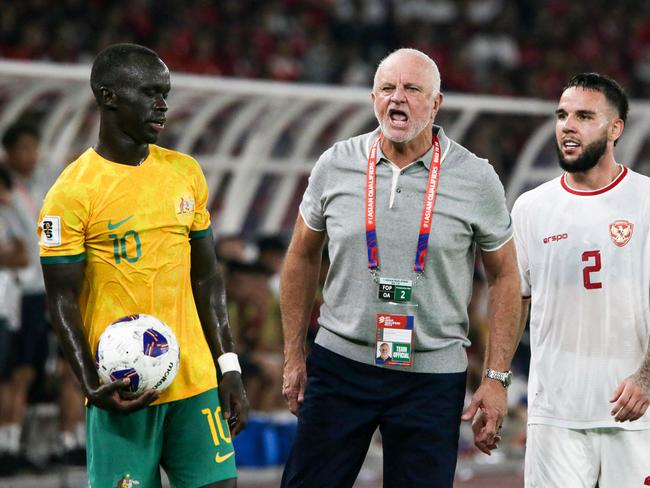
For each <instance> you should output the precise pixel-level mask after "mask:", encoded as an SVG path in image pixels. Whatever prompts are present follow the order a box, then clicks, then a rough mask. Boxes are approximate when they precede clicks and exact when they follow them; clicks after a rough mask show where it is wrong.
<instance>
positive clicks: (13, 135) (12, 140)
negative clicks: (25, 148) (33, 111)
mask: <svg viewBox="0 0 650 488" xmlns="http://www.w3.org/2000/svg"><path fill="white" fill-rule="evenodd" d="M25 134H27V135H30V136H33V137H34V139H36V140H38V139H40V137H41V134H40V132H39V131H38V127H36V125H35V124H33V123H31V122H27V121H24V120H19V121H18V122H14V123H13V124H11V125H10V126H9V128H7V130H6V131H5V133H4V134H3V135H2V147H4V148H5V151H9V150H10V149H13V148H14V147H15V146H16V143H17V142H18V139H20V136H22V135H25Z"/></svg>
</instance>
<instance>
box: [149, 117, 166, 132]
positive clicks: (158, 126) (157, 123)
mask: <svg viewBox="0 0 650 488" xmlns="http://www.w3.org/2000/svg"><path fill="white" fill-rule="evenodd" d="M149 125H150V126H151V127H152V128H153V129H154V130H155V131H157V132H160V131H161V130H163V129H164V128H165V119H161V120H151V121H150V122H149Z"/></svg>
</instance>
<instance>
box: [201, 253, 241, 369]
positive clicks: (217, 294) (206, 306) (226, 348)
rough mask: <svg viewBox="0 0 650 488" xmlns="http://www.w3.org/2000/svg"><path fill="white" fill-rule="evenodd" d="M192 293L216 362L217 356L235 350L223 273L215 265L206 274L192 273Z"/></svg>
mask: <svg viewBox="0 0 650 488" xmlns="http://www.w3.org/2000/svg"><path fill="white" fill-rule="evenodd" d="M192 293H193V294H194V301H195V303H196V310H197V312H198V315H199V320H200V321H201V326H202V328H203V334H204V336H205V338H206V341H207V343H208V346H209V347H210V352H211V353H212V357H213V359H214V361H215V364H216V361H217V358H218V357H219V356H221V355H222V354H224V353H226V352H234V350H235V344H234V341H233V338H232V334H231V331H230V322H229V320H228V308H227V302H226V292H225V285H224V281H223V274H222V273H221V271H220V270H219V269H218V267H217V266H216V265H215V266H213V267H212V270H211V272H209V273H208V274H203V275H202V276H196V275H193V280H192Z"/></svg>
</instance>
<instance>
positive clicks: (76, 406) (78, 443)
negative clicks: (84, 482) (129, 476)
mask: <svg viewBox="0 0 650 488" xmlns="http://www.w3.org/2000/svg"><path fill="white" fill-rule="evenodd" d="M2 146H3V148H4V150H5V156H6V157H5V160H4V164H5V167H6V168H7V169H8V170H9V173H10V175H11V178H12V180H13V191H12V199H11V206H12V209H13V213H14V215H15V220H16V223H17V227H18V232H19V237H20V239H21V241H22V242H23V243H24V244H25V247H26V250H27V254H28V258H29V264H28V266H27V267H25V268H24V269H23V270H21V272H20V275H19V278H20V286H21V288H22V299H21V321H20V324H21V325H20V327H19V329H18V331H17V333H16V334H15V337H14V343H13V347H12V349H13V352H14V355H13V358H14V359H13V362H12V366H11V369H12V371H11V378H12V379H11V383H12V391H13V395H14V405H13V408H12V420H11V426H10V427H9V429H10V432H11V433H10V435H9V438H10V446H11V449H12V450H13V449H16V444H17V443H19V440H20V438H21V437H22V430H23V427H24V425H23V424H24V421H25V415H26V413H27V406H28V400H29V394H30V390H31V388H32V387H33V386H34V385H35V382H36V381H37V380H39V379H42V378H43V376H44V372H45V363H46V360H47V358H48V355H49V354H50V350H49V349H50V341H49V338H50V336H51V330H52V328H51V324H50V321H49V318H48V315H47V304H46V296H45V285H44V283H43V276H42V273H41V269H40V264H39V248H38V240H37V238H36V236H35V235H34V229H35V228H36V226H37V224H38V212H39V209H40V206H41V203H42V201H43V197H44V196H45V192H46V190H47V187H48V184H49V182H47V181H44V179H43V178H42V175H41V174H39V171H38V170H39V159H40V134H39V131H38V128H37V127H36V125H34V124H33V123H31V122H29V121H25V120H18V121H17V122H15V123H14V124H12V125H10V126H9V127H8V128H7V130H6V131H5V133H4V134H3V136H2ZM55 354H56V352H55ZM58 369H59V375H58V378H57V379H58V388H59V392H58V393H59V421H60V424H59V432H60V435H59V437H60V441H59V444H60V453H58V455H57V456H55V457H60V458H61V459H62V460H64V461H65V462H66V463H68V464H77V465H79V464H85V429H84V412H83V396H82V394H81V390H80V387H79V385H78V383H77V381H76V379H75V378H74V376H73V375H72V374H71V371H70V369H69V367H68V366H67V365H66V364H65V362H63V361H60V362H59V364H58ZM25 454H26V453H24V452H22V449H20V448H19V464H27V462H26V459H25Z"/></svg>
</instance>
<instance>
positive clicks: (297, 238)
mask: <svg viewBox="0 0 650 488" xmlns="http://www.w3.org/2000/svg"><path fill="white" fill-rule="evenodd" d="M325 235H326V234H325V232H317V231H315V230H312V229H310V228H309V227H307V225H306V224H305V222H304V220H303V219H302V216H301V215H298V219H297V220H296V226H295V229H294V231H293V237H292V239H291V244H289V249H288V250H287V256H286V258H285V260H284V266H283V268H282V275H281V278H280V283H281V286H280V309H281V312H282V332H283V334H284V375H283V382H282V394H283V395H284V398H285V399H286V400H287V403H288V405H289V410H291V412H292V413H293V414H294V415H298V409H299V407H300V405H301V404H302V402H303V399H304V393H305V385H306V384H307V369H306V364H305V360H306V358H305V337H306V335H307V326H308V324H309V316H310V314H311V310H312V307H313V305H314V297H315V295H316V288H317V286H318V275H319V273H320V265H321V257H322V253H323V245H324V244H325Z"/></svg>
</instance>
